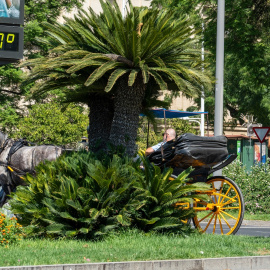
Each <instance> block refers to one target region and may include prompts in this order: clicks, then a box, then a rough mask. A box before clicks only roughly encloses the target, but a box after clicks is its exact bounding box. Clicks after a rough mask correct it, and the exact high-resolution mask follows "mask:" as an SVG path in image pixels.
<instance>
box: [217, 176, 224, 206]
mask: <svg viewBox="0 0 270 270" xmlns="http://www.w3.org/2000/svg"><path fill="white" fill-rule="evenodd" d="M223 185H224V182H223V181H222V182H221V186H220V191H219V194H221V193H222V190H223ZM220 199H221V196H219V197H218V203H220Z"/></svg>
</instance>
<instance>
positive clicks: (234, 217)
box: [220, 210, 237, 220]
mask: <svg viewBox="0 0 270 270" xmlns="http://www.w3.org/2000/svg"><path fill="white" fill-rule="evenodd" d="M220 212H222V213H223V214H225V215H227V216H229V217H230V218H232V219H235V220H237V218H236V217H234V216H232V215H230V214H228V213H227V212H225V211H222V210H221V211H220Z"/></svg>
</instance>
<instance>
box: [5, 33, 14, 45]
mask: <svg viewBox="0 0 270 270" xmlns="http://www.w3.org/2000/svg"><path fill="white" fill-rule="evenodd" d="M10 37H11V40H9V38H10ZM14 39H15V35H14V34H8V35H7V43H13V41H14Z"/></svg>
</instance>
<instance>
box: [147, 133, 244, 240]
mask: <svg viewBox="0 0 270 270" xmlns="http://www.w3.org/2000/svg"><path fill="white" fill-rule="evenodd" d="M236 157H237V155H228V150H227V139H226V137H225V136H216V137H200V136H196V135H193V134H191V133H186V134H183V135H182V136H180V137H178V138H177V139H176V140H172V141H169V142H167V143H166V144H164V146H163V147H161V148H160V149H159V150H157V151H156V152H154V153H152V154H151V155H150V156H149V160H150V161H151V162H153V163H154V164H155V165H158V166H160V167H172V168H173V169H174V172H173V175H172V176H171V178H172V180H173V179H174V178H176V177H177V175H178V174H179V173H181V172H182V171H184V170H185V169H187V168H188V167H190V166H191V167H193V168H194V170H193V171H192V172H191V173H190V175H189V179H190V182H189V183H196V182H205V183H208V184H209V185H210V189H209V190H208V191H206V192H202V191H198V193H200V194H207V195H208V198H209V199H208V200H199V199H195V200H194V201H193V204H188V203H187V204H186V205H185V206H184V207H186V208H190V207H193V209H194V210H195V212H196V216H195V217H194V218H193V223H194V226H195V227H196V228H198V229H199V230H200V231H202V232H212V233H215V234H227V235H229V234H235V233H236V232H237V231H238V229H239V228H240V226H241V223H242V221H243V217H244V199H243V195H242V193H241V190H240V189H239V187H238V186H237V184H236V183H235V182H234V181H233V180H231V179H229V178H227V177H224V176H216V175H215V176H211V175H212V174H213V173H214V174H216V173H217V172H218V171H219V170H220V169H222V168H223V167H225V166H227V165H228V164H230V163H231V162H232V161H233V160H235V159H236ZM181 207H183V204H182V205H181Z"/></svg>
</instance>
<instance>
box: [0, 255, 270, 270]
mask: <svg viewBox="0 0 270 270" xmlns="http://www.w3.org/2000/svg"><path fill="white" fill-rule="evenodd" d="M243 269H244V270H270V256H249V257H227V258H209V259H194V260H193V259H192V260H186V259H185V260H164V261H137V262H136V261H134V262H133V261H132V262H110V263H109V262H108V263H89V264H59V265H35V266H10V267H0V270H243Z"/></svg>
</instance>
